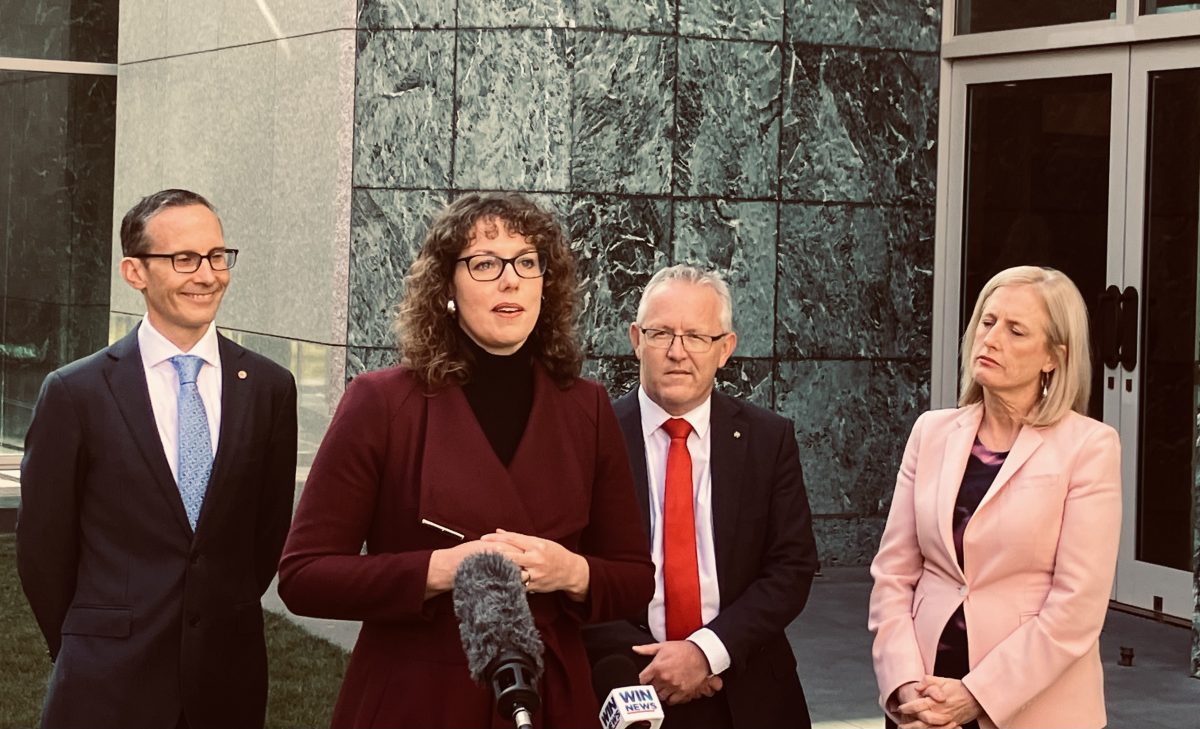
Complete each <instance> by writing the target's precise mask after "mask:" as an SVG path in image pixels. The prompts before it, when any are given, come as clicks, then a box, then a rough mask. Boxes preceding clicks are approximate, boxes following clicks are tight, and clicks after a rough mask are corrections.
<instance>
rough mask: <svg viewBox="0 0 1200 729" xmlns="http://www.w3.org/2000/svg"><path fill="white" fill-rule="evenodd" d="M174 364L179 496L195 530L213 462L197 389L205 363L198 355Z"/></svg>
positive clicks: (182, 356)
mask: <svg viewBox="0 0 1200 729" xmlns="http://www.w3.org/2000/svg"><path fill="white" fill-rule="evenodd" d="M171 364H172V365H174V366H175V372H176V373H177V374H178V375H179V462H178V464H177V466H176V472H177V474H178V481H179V495H180V496H181V497H183V508H184V509H185V510H186V511H187V518H188V522H189V523H190V524H191V525H192V529H193V530H195V529H196V521H197V520H198V519H199V518H200V506H201V504H203V503H204V492H205V491H206V490H207V489H208V475H209V474H210V473H211V472H212V461H213V453H212V439H211V437H210V436H209V433H208V414H207V413H205V412H204V401H203V400H201V399H200V388H199V387H197V386H196V376H197V375H198V374H200V367H201V366H202V365H203V364H204V360H202V359H200V358H199V357H196V356H195V355H190V354H179V355H176V356H174V357H172V358H171Z"/></svg>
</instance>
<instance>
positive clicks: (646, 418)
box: [638, 385, 712, 438]
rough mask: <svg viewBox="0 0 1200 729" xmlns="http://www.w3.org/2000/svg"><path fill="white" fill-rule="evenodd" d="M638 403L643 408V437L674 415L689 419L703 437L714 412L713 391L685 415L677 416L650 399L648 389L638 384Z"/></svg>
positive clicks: (697, 433)
mask: <svg viewBox="0 0 1200 729" xmlns="http://www.w3.org/2000/svg"><path fill="white" fill-rule="evenodd" d="M638 404H639V405H640V406H641V410H642V437H643V438H648V437H649V436H650V434H651V433H653V432H654V431H656V430H658V429H659V428H661V427H662V424H663V423H665V422H667V421H668V420H670V419H671V418H674V417H681V418H683V419H684V420H686V421H688V424H689V425H691V426H692V430H694V431H695V432H696V435H697V436H699V437H701V438H703V437H704V436H705V435H706V434H707V433H708V425H709V422H710V421H711V417H710V415H711V414H712V393H711V392H710V393H709V394H708V397H706V398H704V402H702V403H700V404H699V405H697V406H696V407H694V408H692V409H691V410H689V411H687V412H686V413H684V414H683V415H679V416H675V415H672V414H670V413H668V412H667V411H666V410H663V409H662V406H661V405H659V404H658V403H656V402H654V401H653V400H651V399H650V396H649V395H647V394H646V389H645V388H643V387H642V386H641V385H638Z"/></svg>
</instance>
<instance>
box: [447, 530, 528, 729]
mask: <svg viewBox="0 0 1200 729" xmlns="http://www.w3.org/2000/svg"><path fill="white" fill-rule="evenodd" d="M454 614H455V615H456V616H458V634H459V637H460V638H462V646H463V653H465V654H466V656H467V670H468V671H469V672H470V674H471V679H472V680H474V681H475V682H476V683H478V684H480V685H484V686H486V685H489V684H490V685H491V687H492V695H493V696H494V697H495V699H496V710H497V711H499V712H500V714H501V715H502V716H508V717H512V719H513V721H514V722H516V724H517V727H519V728H520V729H528V728H529V727H532V726H533V718H532V717H533V713H534V712H535V711H537V710H538V709H540V708H541V706H542V702H541V698H540V697H539V696H538V692H537V682H538V680H539V679H541V677H542V651H543V646H542V638H541V636H540V635H538V631H537V627H535V626H534V624H533V615H532V614H531V613H530V612H529V602H528V598H527V597H526V593H525V585H523V584H522V583H521V571H520V569H518V568H517V565H516V564H514V563H513V562H512V561H511V560H509V559H508V558H507V557H504V556H503V555H500V554H497V553H495V552H479V553H476V554H471V555H468V556H467V557H466V558H464V559H463V561H462V563H461V564H460V565H459V566H458V571H457V572H455V573H454Z"/></svg>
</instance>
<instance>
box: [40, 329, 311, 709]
mask: <svg viewBox="0 0 1200 729" xmlns="http://www.w3.org/2000/svg"><path fill="white" fill-rule="evenodd" d="M218 336H219V335H218ZM218 346H219V352H220V357H221V374H222V392H221V431H220V440H219V442H218V445H217V452H216V456H215V460H214V462H213V470H212V475H211V477H210V479H209V485H208V491H207V494H206V496H205V499H204V506H203V508H202V510H201V513H200V520H199V522H198V524H197V527H196V531H195V533H193V532H192V529H191V527H190V526H189V524H188V521H187V515H186V513H185V511H184V508H183V501H182V500H181V499H180V496H179V489H178V487H177V486H176V483H175V480H174V478H172V476H171V469H170V466H168V464H167V459H166V456H165V455H164V454H163V448H162V442H161V440H160V439H159V437H158V430H157V428H156V425H155V421H154V413H153V411H152V409H151V406H150V395H149V390H148V389H147V386H146V376H145V371H144V370H143V368H142V360H141V354H140V350H139V348H138V342H137V330H136V329H135V330H134V331H133V332H131V333H130V334H129V335H128V336H126V337H124V338H123V339H121V340H120V341H118V342H116V343H115V344H113V345H112V346H110V347H108V348H107V349H104V350H101V351H99V352H97V353H96V354H93V355H91V356H90V357H86V358H84V359H82V360H79V361H77V362H74V363H72V364H69V365H67V366H66V367H63V368H62V369H59V370H57V371H55V372H52V373H51V374H50V375H49V376H48V377H47V378H46V381H45V383H44V384H43V385H42V391H41V394H40V395H39V396H38V402H37V406H36V407H35V409H34V414H33V422H32V424H31V425H30V427H29V432H28V435H27V436H26V440H25V457H24V460H23V461H22V463H21V508H20V512H19V516H18V520H17V560H18V567H19V570H20V575H21V584H22V586H23V587H24V589H25V594H26V596H27V597H28V598H29V604H30V606H31V607H32V608H33V612H34V615H35V616H36V617H37V621H38V625H39V626H40V627H41V629H42V633H43V635H45V637H46V643H47V645H48V646H49V649H50V657H51V659H52V660H54V669H53V672H52V674H51V677H50V682H49V686H48V689H47V696H46V704H45V709H44V712H45V713H44V715H43V725H44V726H45V727H85V726H86V727H121V728H123V729H125V728H133V727H159V728H160V729H161V727H173V726H175V725H176V723H177V722H178V720H179V718H180V716H181V714H182V715H183V716H184V717H186V720H187V723H188V725H189V726H191V727H193V729H201V728H202V727H234V726H237V727H255V726H262V724H263V721H264V714H265V710H266V694H267V665H266V649H265V645H264V640H263V623H262V611H261V608H260V607H259V598H260V597H261V596H262V594H263V592H264V591H265V590H266V589H267V587H268V585H269V584H270V582H271V578H272V576H273V575H274V572H275V566H276V563H277V560H278V558H279V552H280V549H281V548H282V546H283V540H284V538H285V536H286V534H287V526H288V522H289V519H290V517H291V507H292V494H293V492H294V488H295V468H296V387H295V384H294V382H293V380H292V376H291V374H290V373H288V371H287V370H285V369H283V368H282V367H280V366H279V365H277V364H275V363H273V362H271V361H269V360H267V359H266V358H264V357H261V356H259V355H257V354H254V353H253V352H249V351H247V350H245V349H243V348H242V347H241V346H239V345H237V344H234V343H233V342H231V341H230V340H228V339H226V338H225V337H223V336H219V345H218ZM240 372H245V373H246V376H245V377H244V378H242V377H239V373H240Z"/></svg>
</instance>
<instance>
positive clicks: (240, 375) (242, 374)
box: [238, 370, 250, 380]
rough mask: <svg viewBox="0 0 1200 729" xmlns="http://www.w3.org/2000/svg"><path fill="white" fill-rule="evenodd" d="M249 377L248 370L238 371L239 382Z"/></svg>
mask: <svg viewBox="0 0 1200 729" xmlns="http://www.w3.org/2000/svg"><path fill="white" fill-rule="evenodd" d="M249 376H250V375H248V374H246V370H238V379H239V380H244V379H246V378H247V377H249Z"/></svg>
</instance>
